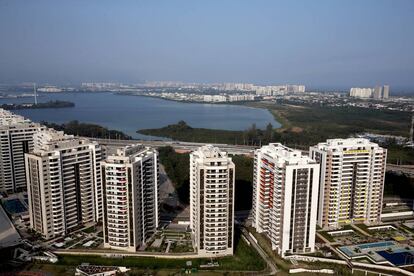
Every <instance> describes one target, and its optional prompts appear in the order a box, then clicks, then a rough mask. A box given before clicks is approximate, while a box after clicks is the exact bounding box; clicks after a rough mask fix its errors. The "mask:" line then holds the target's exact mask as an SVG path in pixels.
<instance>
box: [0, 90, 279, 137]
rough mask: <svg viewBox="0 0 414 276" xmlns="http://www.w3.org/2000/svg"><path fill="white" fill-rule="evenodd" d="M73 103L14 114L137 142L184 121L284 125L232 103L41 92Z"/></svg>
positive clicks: (43, 98) (228, 126)
mask: <svg viewBox="0 0 414 276" xmlns="http://www.w3.org/2000/svg"><path fill="white" fill-rule="evenodd" d="M51 100H53V101H54V100H62V101H71V102H74V103H75V107H71V108H51V109H22V110H14V111H13V112H15V113H17V114H20V115H22V116H25V117H26V118H29V119H31V120H32V121H35V122H40V121H47V122H54V123H59V124H61V123H66V122H69V121H72V120H78V121H80V122H86V123H93V124H98V125H102V126H105V127H107V128H110V129H116V130H120V131H123V132H124V133H126V134H128V135H131V136H132V137H134V138H136V139H151V137H147V136H145V135H141V134H138V133H136V131H137V130H138V129H146V128H160V127H164V126H166V125H169V124H175V123H177V122H178V121H180V120H184V121H186V122H187V123H188V124H189V125H190V126H192V127H197V128H210V129H223V130H245V129H247V128H248V127H250V126H251V125H252V124H253V123H255V124H256V126H257V127H258V128H265V127H266V125H267V124H268V123H271V124H272V125H273V127H275V128H277V127H280V124H279V123H278V122H277V121H276V120H275V119H274V118H273V116H272V115H271V114H270V112H269V111H268V110H266V109H259V108H252V107H247V106H242V105H232V104H204V103H182V102H175V101H169V100H163V99H158V98H150V97H144V96H132V95H131V96H130V95H118V94H114V93H109V92H105V93H86V92H82V93H81V92H77V93H41V94H39V96H38V101H39V102H47V101H51ZM29 102H33V98H30V97H28V98H13V99H0V104H3V103H29Z"/></svg>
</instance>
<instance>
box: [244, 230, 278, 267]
mask: <svg viewBox="0 0 414 276" xmlns="http://www.w3.org/2000/svg"><path fill="white" fill-rule="evenodd" d="M242 233H243V235H244V237H245V238H246V239H247V240H248V241H249V242H250V244H251V245H253V247H254V248H255V249H256V250H257V252H258V253H259V255H260V256H261V257H262V258H263V259H264V260H265V261H266V263H267V265H268V267H269V269H270V272H269V274H268V275H276V273H277V272H278V269H277V267H276V265H275V264H274V263H273V260H272V258H271V257H270V256H269V255H267V254H266V252H265V251H264V250H263V249H262V248H261V247H260V245H259V244H257V243H256V241H255V240H253V239H252V238H251V237H250V235H249V232H248V231H247V230H246V229H245V228H242Z"/></svg>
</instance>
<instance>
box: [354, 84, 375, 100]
mask: <svg viewBox="0 0 414 276" xmlns="http://www.w3.org/2000/svg"><path fill="white" fill-rule="evenodd" d="M372 94H373V89H372V88H359V87H353V88H351V90H350V91H349V96H351V97H355V98H371V97H372Z"/></svg>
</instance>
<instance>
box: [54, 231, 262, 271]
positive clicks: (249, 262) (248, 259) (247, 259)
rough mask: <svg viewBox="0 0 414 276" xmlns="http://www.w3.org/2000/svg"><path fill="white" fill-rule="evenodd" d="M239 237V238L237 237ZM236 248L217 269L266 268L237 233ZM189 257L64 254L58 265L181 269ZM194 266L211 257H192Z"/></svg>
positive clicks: (220, 262)
mask: <svg viewBox="0 0 414 276" xmlns="http://www.w3.org/2000/svg"><path fill="white" fill-rule="evenodd" d="M236 237H237V238H236ZM236 237H235V241H236V250H235V254H234V256H232V257H223V258H218V259H216V260H215V261H217V262H218V263H219V264H220V267H218V268H215V269H216V270H228V271H262V270H263V269H265V268H266V263H265V261H264V260H263V259H262V258H261V257H260V256H259V255H258V253H257V252H256V251H255V250H254V249H253V248H252V247H250V246H249V245H248V244H247V243H246V242H245V241H244V240H243V239H240V238H238V237H239V236H238V235H236ZM188 260H189V259H163V258H154V257H124V258H120V259H117V258H104V257H100V256H72V255H64V256H60V257H59V262H58V265H65V266H77V265H79V264H81V263H90V264H95V265H115V266H126V267H132V268H141V269H155V270H158V269H181V268H185V267H186V262H187V261H188ZM191 261H192V264H193V267H197V268H198V267H199V265H201V264H206V263H208V262H210V259H191Z"/></svg>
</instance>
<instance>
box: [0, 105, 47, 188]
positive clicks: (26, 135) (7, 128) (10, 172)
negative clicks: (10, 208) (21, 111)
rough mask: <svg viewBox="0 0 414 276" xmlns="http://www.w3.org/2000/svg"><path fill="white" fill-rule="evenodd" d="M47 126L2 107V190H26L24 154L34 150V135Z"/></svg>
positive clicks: (0, 135)
mask: <svg viewBox="0 0 414 276" xmlns="http://www.w3.org/2000/svg"><path fill="white" fill-rule="evenodd" d="M44 129H45V127H43V126H41V125H40V124H37V123H33V122H31V121H30V120H27V119H25V118H23V117H22V116H20V115H16V114H14V113H11V112H9V111H7V110H3V109H0V191H6V192H8V193H14V192H19V191H23V190H26V186H27V183H26V168H25V162H24V154H25V153H28V152H30V151H32V150H33V135H34V134H35V133H36V132H38V131H41V130H44Z"/></svg>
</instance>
